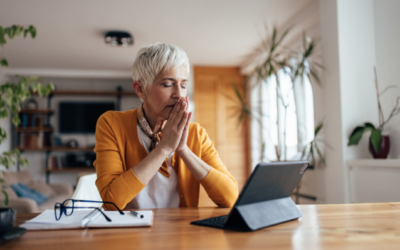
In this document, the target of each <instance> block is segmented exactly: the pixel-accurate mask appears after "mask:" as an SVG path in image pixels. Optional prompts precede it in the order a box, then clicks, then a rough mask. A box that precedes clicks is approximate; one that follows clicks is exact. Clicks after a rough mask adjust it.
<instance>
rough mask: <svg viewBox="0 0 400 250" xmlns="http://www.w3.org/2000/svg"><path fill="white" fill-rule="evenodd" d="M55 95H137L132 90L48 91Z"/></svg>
mask: <svg viewBox="0 0 400 250" xmlns="http://www.w3.org/2000/svg"><path fill="white" fill-rule="evenodd" d="M32 94H33V95H37V93H32ZM55 95H67V96H68V95H72V96H80V95H84V96H137V94H136V93H135V92H134V91H115V90H112V91H90V90H86V91H82V90H81V91H79V90H54V91H52V92H51V93H50V96H55Z"/></svg>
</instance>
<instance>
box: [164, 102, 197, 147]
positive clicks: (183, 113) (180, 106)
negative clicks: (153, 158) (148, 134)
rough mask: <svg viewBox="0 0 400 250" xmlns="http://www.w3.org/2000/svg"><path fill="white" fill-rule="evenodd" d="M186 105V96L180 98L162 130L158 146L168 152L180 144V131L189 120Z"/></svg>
mask: <svg viewBox="0 0 400 250" xmlns="http://www.w3.org/2000/svg"><path fill="white" fill-rule="evenodd" d="M187 107H188V104H187V98H180V99H179V100H178V102H177V103H176V104H175V106H174V108H173V110H172V112H171V114H170V116H169V118H168V121H167V123H166V124H165V127H164V129H163V130H162V137H161V142H160V144H159V145H158V147H161V148H163V149H165V150H166V151H167V153H168V154H170V153H172V152H174V151H175V150H176V149H177V148H178V145H180V142H181V138H182V133H183V131H184V129H185V127H186V126H187V124H188V121H189V120H190V117H189V113H188V112H187ZM190 116H191V115H190ZM186 137H187V136H186ZM185 145H186V139H185Z"/></svg>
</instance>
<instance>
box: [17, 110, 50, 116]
mask: <svg viewBox="0 0 400 250" xmlns="http://www.w3.org/2000/svg"><path fill="white" fill-rule="evenodd" d="M53 112H54V110H52V109H21V111H19V112H18V113H20V114H48V115H51V114H53Z"/></svg>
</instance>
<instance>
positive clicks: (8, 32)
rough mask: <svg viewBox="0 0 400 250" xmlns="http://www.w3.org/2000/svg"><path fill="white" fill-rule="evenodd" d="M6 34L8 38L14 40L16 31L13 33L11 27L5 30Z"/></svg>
mask: <svg viewBox="0 0 400 250" xmlns="http://www.w3.org/2000/svg"><path fill="white" fill-rule="evenodd" d="M4 32H5V33H6V34H7V35H8V37H9V38H10V39H13V38H14V31H13V29H12V27H11V28H10V27H7V28H5V29H4Z"/></svg>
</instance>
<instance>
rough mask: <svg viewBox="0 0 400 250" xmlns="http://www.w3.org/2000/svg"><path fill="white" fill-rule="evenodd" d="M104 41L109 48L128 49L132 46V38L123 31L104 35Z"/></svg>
mask: <svg viewBox="0 0 400 250" xmlns="http://www.w3.org/2000/svg"><path fill="white" fill-rule="evenodd" d="M104 41H105V42H106V44H109V45H111V46H122V47H128V46H129V45H132V44H133V37H132V36H131V34H129V33H128V32H124V31H109V32H107V33H106V34H105V35H104Z"/></svg>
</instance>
